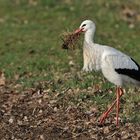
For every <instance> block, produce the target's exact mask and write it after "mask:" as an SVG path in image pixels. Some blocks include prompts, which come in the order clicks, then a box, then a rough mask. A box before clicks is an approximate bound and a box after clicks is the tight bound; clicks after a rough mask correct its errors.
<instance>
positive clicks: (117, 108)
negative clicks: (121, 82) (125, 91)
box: [116, 88, 120, 126]
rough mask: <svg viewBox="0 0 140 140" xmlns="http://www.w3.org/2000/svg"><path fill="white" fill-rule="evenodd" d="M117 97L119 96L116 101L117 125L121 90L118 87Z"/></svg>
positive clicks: (117, 122)
mask: <svg viewBox="0 0 140 140" xmlns="http://www.w3.org/2000/svg"><path fill="white" fill-rule="evenodd" d="M116 97H117V103H116V125H117V126H118V124H119V120H118V118H119V109H120V90H119V88H117V92H116Z"/></svg>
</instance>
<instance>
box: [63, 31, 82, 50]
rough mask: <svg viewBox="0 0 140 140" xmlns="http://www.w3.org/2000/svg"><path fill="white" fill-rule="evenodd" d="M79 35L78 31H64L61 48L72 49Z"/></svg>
mask: <svg viewBox="0 0 140 140" xmlns="http://www.w3.org/2000/svg"><path fill="white" fill-rule="evenodd" d="M79 37H80V33H73V32H72V33H71V32H65V33H63V35H62V40H63V44H62V48H63V49H74V48H75V46H76V45H75V44H76V43H77V41H78V39H79Z"/></svg>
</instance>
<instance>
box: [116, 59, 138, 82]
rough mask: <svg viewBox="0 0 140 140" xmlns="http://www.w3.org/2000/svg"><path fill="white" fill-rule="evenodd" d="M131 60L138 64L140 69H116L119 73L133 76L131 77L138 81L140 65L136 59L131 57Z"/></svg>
mask: <svg viewBox="0 0 140 140" xmlns="http://www.w3.org/2000/svg"><path fill="white" fill-rule="evenodd" d="M131 60H132V61H133V62H134V63H135V64H136V65H137V67H138V70H136V69H126V68H119V69H115V71H116V72H117V73H118V74H123V75H126V76H129V77H131V78H133V79H135V80H137V81H140V66H139V64H138V63H137V62H136V61H135V60H134V59H132V58H131Z"/></svg>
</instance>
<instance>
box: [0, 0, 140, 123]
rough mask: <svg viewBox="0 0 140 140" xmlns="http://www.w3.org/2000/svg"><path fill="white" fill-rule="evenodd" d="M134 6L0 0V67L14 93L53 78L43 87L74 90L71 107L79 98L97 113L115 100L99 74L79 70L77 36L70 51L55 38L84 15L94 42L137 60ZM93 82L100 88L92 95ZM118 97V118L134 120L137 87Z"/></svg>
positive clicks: (89, 0)
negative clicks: (93, 26) (120, 103)
mask: <svg viewBox="0 0 140 140" xmlns="http://www.w3.org/2000/svg"><path fill="white" fill-rule="evenodd" d="M139 7H140V1H139V0H133V1H131V0H128V1H125V0H118V1H112V0H108V1H106V2H105V1H103V0H86V1H85V0H80V1H75V2H74V1H72V0H59V1H58V0H46V1H45V0H10V1H9V0H0V71H2V72H4V74H5V77H6V82H7V84H11V83H12V85H20V86H19V87H20V89H19V90H20V91H21V90H24V89H27V88H35V87H37V86H38V85H41V86H44V85H42V83H44V82H45V81H47V82H52V81H53V84H52V85H51V86H47V85H45V86H44V87H43V88H45V89H47V90H48V89H50V90H51V91H55V92H58V93H62V91H64V90H65V89H67V88H70V89H72V90H73V91H75V92H76V91H77V94H76V95H75V96H74V97H71V101H70V102H72V104H73V105H76V106H77V105H78V103H79V102H80V103H81V102H83V104H86V108H85V109H89V108H90V106H94V105H97V106H98V107H99V110H100V111H103V110H104V109H105V107H106V106H107V104H108V103H110V102H111V100H113V99H114V98H115V94H114V93H113V92H114V85H112V84H110V83H109V82H106V80H105V79H104V78H103V77H102V75H101V74H100V73H95V72H91V73H85V72H82V71H81V68H82V39H83V38H81V43H80V44H81V45H79V46H77V49H76V50H74V51H71V50H70V51H67V50H63V49H62V48H61V44H62V40H61V38H60V36H61V35H62V33H63V32H65V31H73V30H75V29H76V28H78V27H79V25H80V23H81V22H82V21H83V20H85V19H91V20H94V21H95V23H96V26H97V31H96V36H95V42H97V43H100V44H106V45H109V46H112V47H114V48H117V49H119V50H121V51H123V52H125V53H126V54H128V55H130V56H132V57H133V58H134V59H135V60H137V61H138V62H139V63H140V53H139V52H140V10H139ZM96 86H99V88H100V89H99V91H100V92H99V94H96V96H95V93H94V91H95V90H96ZM92 89H93V90H94V91H92ZM87 92H88V93H87ZM108 92H109V93H112V94H108ZM92 93H94V94H92ZM131 93H132V94H131ZM87 95H88V97H89V98H88V99H87ZM123 101H125V103H124V104H123V111H122V112H121V117H122V119H123V121H128V120H129V121H130V122H140V111H139V109H138V107H140V91H138V90H133V89H130V90H127V94H125V95H124V97H123Z"/></svg>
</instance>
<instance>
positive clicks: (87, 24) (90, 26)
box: [75, 20, 96, 33]
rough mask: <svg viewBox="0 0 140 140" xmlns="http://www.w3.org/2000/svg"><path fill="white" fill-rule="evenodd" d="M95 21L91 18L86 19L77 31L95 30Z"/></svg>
mask: <svg viewBox="0 0 140 140" xmlns="http://www.w3.org/2000/svg"><path fill="white" fill-rule="evenodd" d="M95 28H96V27H95V23H94V22H93V21H91V20H85V21H83V22H82V23H81V25H80V27H79V28H78V29H77V30H76V31H75V33H81V32H87V31H89V30H92V31H94V30H95Z"/></svg>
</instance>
